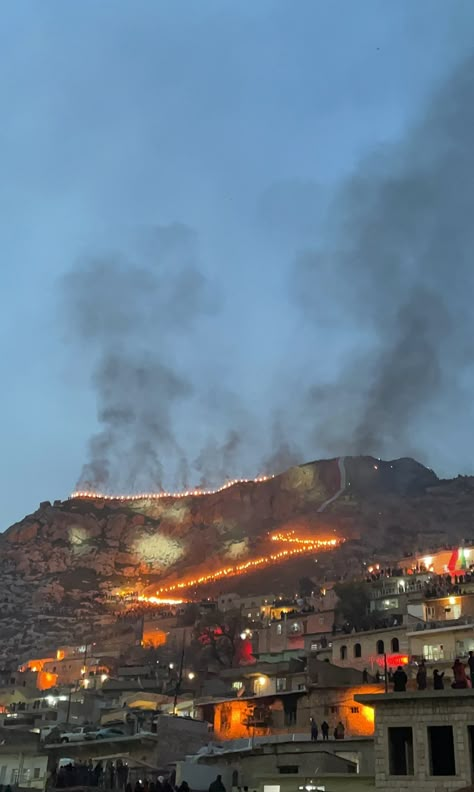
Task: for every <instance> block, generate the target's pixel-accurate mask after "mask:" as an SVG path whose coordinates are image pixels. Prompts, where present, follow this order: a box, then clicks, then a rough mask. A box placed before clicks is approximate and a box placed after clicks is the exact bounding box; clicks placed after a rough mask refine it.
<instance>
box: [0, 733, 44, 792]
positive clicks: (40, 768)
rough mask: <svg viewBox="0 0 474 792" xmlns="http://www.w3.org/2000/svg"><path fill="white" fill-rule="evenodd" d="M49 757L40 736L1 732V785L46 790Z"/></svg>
mask: <svg viewBox="0 0 474 792" xmlns="http://www.w3.org/2000/svg"><path fill="white" fill-rule="evenodd" d="M47 764H48V757H47V754H46V752H45V751H44V750H43V749H42V747H41V745H40V739H39V734H32V733H31V732H29V731H27V730H20V729H12V728H0V784H3V785H5V786H6V785H7V784H10V786H12V787H29V788H31V789H40V790H41V789H44V788H45V784H46V777H47Z"/></svg>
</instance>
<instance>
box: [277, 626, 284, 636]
mask: <svg viewBox="0 0 474 792" xmlns="http://www.w3.org/2000/svg"><path fill="white" fill-rule="evenodd" d="M282 629H283V628H282V626H281V624H277V635H281V632H282Z"/></svg>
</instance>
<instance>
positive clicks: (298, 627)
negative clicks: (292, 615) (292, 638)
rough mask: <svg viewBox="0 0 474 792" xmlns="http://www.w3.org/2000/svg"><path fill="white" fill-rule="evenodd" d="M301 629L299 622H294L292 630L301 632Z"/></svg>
mask: <svg viewBox="0 0 474 792" xmlns="http://www.w3.org/2000/svg"><path fill="white" fill-rule="evenodd" d="M300 629H301V627H300V624H299V622H293V624H292V625H291V632H294V633H295V632H299V631H300Z"/></svg>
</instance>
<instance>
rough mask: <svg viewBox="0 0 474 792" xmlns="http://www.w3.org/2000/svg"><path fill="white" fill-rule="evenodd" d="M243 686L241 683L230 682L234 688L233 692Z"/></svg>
mask: <svg viewBox="0 0 474 792" xmlns="http://www.w3.org/2000/svg"><path fill="white" fill-rule="evenodd" d="M243 686H244V683H243V682H232V687H233V688H234V690H242V688H243Z"/></svg>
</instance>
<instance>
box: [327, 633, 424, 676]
mask: <svg viewBox="0 0 474 792" xmlns="http://www.w3.org/2000/svg"><path fill="white" fill-rule="evenodd" d="M331 644H332V663H334V665H339V666H342V667H343V668H357V669H359V670H360V671H362V670H363V669H364V668H366V669H367V670H368V671H370V672H371V673H372V674H375V673H376V672H377V671H379V673H383V670H384V663H385V659H384V655H386V657H387V665H388V667H389V668H392V669H394V668H396V667H397V666H399V665H407V664H408V661H409V648H408V639H407V628H406V626H403V625H401V626H399V627H388V628H386V629H383V630H365V631H362V632H352V633H337V635H333V636H332V637H331Z"/></svg>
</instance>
